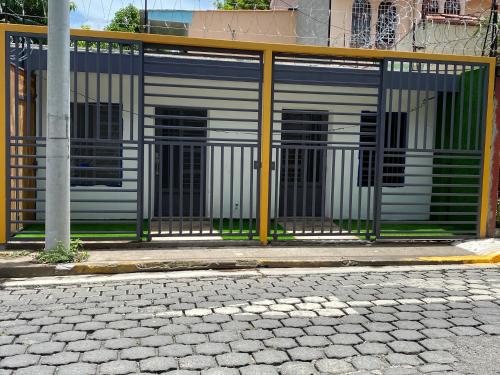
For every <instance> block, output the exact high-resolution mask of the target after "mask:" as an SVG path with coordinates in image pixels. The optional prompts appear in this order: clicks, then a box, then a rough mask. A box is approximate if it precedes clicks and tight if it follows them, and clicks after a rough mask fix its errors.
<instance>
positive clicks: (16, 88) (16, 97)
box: [9, 37, 26, 229]
mask: <svg viewBox="0 0 500 375" xmlns="http://www.w3.org/2000/svg"><path fill="white" fill-rule="evenodd" d="M14 46H15V47H14V48H15V52H14V127H15V136H16V138H15V140H14V144H15V147H14V152H15V153H16V155H19V153H20V152H19V151H20V150H19V143H20V142H22V141H21V139H20V138H19V136H20V132H19V37H14ZM9 74H10V72H9ZM25 78H26V77H25ZM24 83H25V84H26V79H25V81H24ZM9 141H10V140H9ZM9 148H10V146H9ZM18 160H19V159H18ZM22 163H24V160H22V161H21V163H19V164H22ZM14 174H15V176H16V177H17V178H16V179H15V182H14V186H15V189H16V190H15V191H16V193H15V202H14V207H15V210H16V214H15V218H16V220H18V221H22V220H20V219H21V215H20V212H19V198H20V195H21V192H20V190H19V185H20V180H19V177H20V174H21V170H20V169H19V168H18V169H16V170H15V171H14ZM22 225H23V223H18V224H17V225H16V229H17V227H20V226H22Z"/></svg>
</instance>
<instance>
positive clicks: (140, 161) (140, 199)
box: [130, 43, 144, 240]
mask: <svg viewBox="0 0 500 375" xmlns="http://www.w3.org/2000/svg"><path fill="white" fill-rule="evenodd" d="M137 75H138V78H139V83H138V93H137V95H138V96H137V99H138V118H137V126H138V128H139V129H138V130H137V135H138V140H137V141H138V143H137V145H138V153H139V155H138V158H137V174H138V176H137V185H136V186H137V232H138V233H137V240H140V239H141V238H142V232H143V226H144V220H143V218H144V45H143V44H142V43H140V44H139V68H138V74H137ZM132 79H133V76H132ZM131 92H132V94H133V92H134V91H133V90H132V91H131ZM132 96H133V95H132ZM132 113H133V111H132V110H131V116H130V117H131V118H133V116H132Z"/></svg>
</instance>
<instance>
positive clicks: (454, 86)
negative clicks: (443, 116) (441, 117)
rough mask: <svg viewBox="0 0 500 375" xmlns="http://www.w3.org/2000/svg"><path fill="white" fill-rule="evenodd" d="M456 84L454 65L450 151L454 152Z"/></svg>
mask: <svg viewBox="0 0 500 375" xmlns="http://www.w3.org/2000/svg"><path fill="white" fill-rule="evenodd" d="M456 83H457V64H456V63H454V64H453V81H452V86H451V92H452V94H451V120H450V147H449V148H450V149H451V150H453V148H454V146H455V141H454V137H455V134H454V131H455V109H456V107H455V106H456V103H455V101H456V97H457V92H456Z"/></svg>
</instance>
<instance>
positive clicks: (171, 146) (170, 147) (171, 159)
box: [160, 143, 180, 234]
mask: <svg viewBox="0 0 500 375" xmlns="http://www.w3.org/2000/svg"><path fill="white" fill-rule="evenodd" d="M160 147H164V146H163V145H161V146H160ZM174 148H177V149H178V148H179V146H174V144H173V143H171V144H169V145H168V152H169V155H168V234H172V233H173V230H174V228H173V225H174V213H173V211H174V208H173V206H174ZM160 173H162V171H161V170H160ZM160 194H162V195H163V188H162V187H160ZM160 213H161V214H160V216H162V215H163V208H161V211H160ZM179 216H180V215H179Z"/></svg>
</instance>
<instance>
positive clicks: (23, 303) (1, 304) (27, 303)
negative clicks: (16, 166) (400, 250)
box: [0, 266, 500, 375]
mask: <svg viewBox="0 0 500 375" xmlns="http://www.w3.org/2000/svg"><path fill="white" fill-rule="evenodd" d="M499 271H500V268H498V267H482V266H468V267H465V266H456V267H454V266H450V267H405V268H396V267H392V268H387V269H382V268H378V269H377V268H371V269H367V268H364V269H356V268H349V269H347V268H345V269H336V270H326V269H324V270H321V269H316V270H303V271H301V270H298V269H290V270H267V271H266V270H263V271H248V272H244V271H243V272H224V273H223V272H217V273H216V272H213V273H211V272H205V273H203V272H199V275H198V276H196V273H195V272H189V273H181V272H177V273H175V275H174V274H172V275H169V274H163V276H165V277H163V276H162V275H161V274H143V275H132V276H122V277H121V278H113V277H101V278H87V279H84V280H82V278H80V279H73V280H74V281H72V279H65V280H64V282H63V281H61V282H57V281H56V282H55V283H45V284H43V283H40V284H37V282H36V281H33V285H31V286H30V285H22V284H20V285H16V284H12V283H10V282H5V283H4V284H0V375H9V374H36V375H45V374H58V375H65V374H78V375H85V374H103V375H105V374H136V373H142V374H152V373H155V374H156V373H166V374H203V375H215V374H220V375H222V374H228V375H229V374H231V375H232V374H234V375H236V374H241V375H268V374H283V375H301V374H332V373H333V374H351V373H353V374H360V375H361V374H421V373H425V374H427V373H435V374H443V373H463V374H500V355H499V352H500V273H499ZM184 275H185V276H184Z"/></svg>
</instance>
